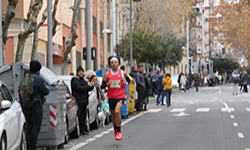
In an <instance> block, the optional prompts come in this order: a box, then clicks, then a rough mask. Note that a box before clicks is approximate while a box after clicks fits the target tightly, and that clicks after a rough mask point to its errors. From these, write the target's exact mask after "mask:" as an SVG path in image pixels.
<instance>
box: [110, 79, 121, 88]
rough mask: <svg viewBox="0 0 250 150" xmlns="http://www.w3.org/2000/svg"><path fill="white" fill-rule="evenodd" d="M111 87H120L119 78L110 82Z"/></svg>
mask: <svg viewBox="0 0 250 150" xmlns="http://www.w3.org/2000/svg"><path fill="white" fill-rule="evenodd" d="M110 87H111V88H120V87H121V82H120V80H115V81H113V82H112V84H111V85H110Z"/></svg>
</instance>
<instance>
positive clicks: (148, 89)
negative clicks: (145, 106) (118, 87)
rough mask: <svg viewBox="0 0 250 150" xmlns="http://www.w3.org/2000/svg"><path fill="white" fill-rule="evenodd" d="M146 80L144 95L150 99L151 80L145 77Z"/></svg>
mask: <svg viewBox="0 0 250 150" xmlns="http://www.w3.org/2000/svg"><path fill="white" fill-rule="evenodd" d="M144 80H145V86H146V88H145V90H144V95H143V98H145V97H148V96H149V93H150V83H149V79H148V78H147V77H144Z"/></svg>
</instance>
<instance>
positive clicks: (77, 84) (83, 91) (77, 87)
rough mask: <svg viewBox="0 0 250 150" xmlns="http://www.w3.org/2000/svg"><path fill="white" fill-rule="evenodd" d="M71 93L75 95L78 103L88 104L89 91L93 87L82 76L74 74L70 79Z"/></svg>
mask: <svg viewBox="0 0 250 150" xmlns="http://www.w3.org/2000/svg"><path fill="white" fill-rule="evenodd" d="M71 89H72V95H73V96H74V97H75V99H76V102H77V104H78V105H88V104H89V93H88V92H89V91H91V90H93V89H94V87H90V86H89V85H88V83H87V81H85V79H84V78H80V77H79V76H74V77H73V78H72V79H71Z"/></svg>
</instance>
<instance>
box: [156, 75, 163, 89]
mask: <svg viewBox="0 0 250 150" xmlns="http://www.w3.org/2000/svg"><path fill="white" fill-rule="evenodd" d="M162 79H163V76H162V75H160V76H159V77H158V78H157V80H156V86H157V90H163V86H162Z"/></svg>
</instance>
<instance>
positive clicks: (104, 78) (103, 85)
mask: <svg viewBox="0 0 250 150" xmlns="http://www.w3.org/2000/svg"><path fill="white" fill-rule="evenodd" d="M107 80H108V72H106V73H105V74H104V77H103V80H102V85H101V89H104V88H106V87H107V86H108V84H107Z"/></svg>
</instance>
